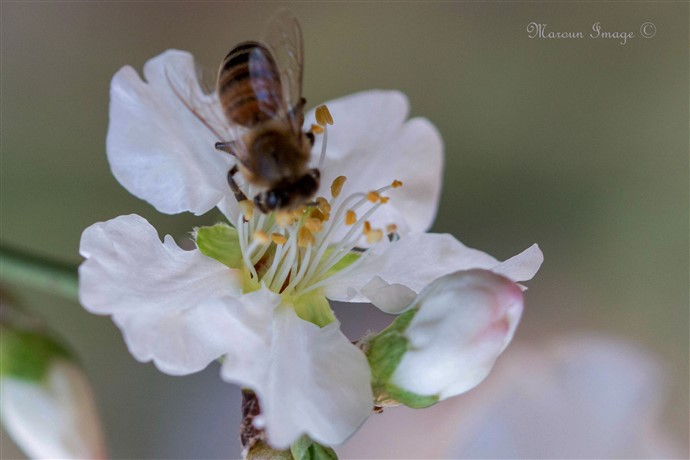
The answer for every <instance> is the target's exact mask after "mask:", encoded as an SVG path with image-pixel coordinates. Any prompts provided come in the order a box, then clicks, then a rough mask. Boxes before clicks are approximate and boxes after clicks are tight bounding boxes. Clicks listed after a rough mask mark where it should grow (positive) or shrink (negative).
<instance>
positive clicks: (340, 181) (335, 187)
mask: <svg viewBox="0 0 690 460" xmlns="http://www.w3.org/2000/svg"><path fill="white" fill-rule="evenodd" d="M346 180H347V177H345V176H338V177H336V178H335V179H334V180H333V183H332V184H331V196H333V198H338V196H340V192H341V191H342V190H343V185H344V184H345V181H346Z"/></svg>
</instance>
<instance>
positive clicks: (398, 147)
mask: <svg viewBox="0 0 690 460" xmlns="http://www.w3.org/2000/svg"><path fill="white" fill-rule="evenodd" d="M326 104H327V106H328V108H329V110H330V112H331V114H332V115H333V119H334V124H333V126H329V128H328V156H327V158H326V162H325V164H324V166H323V168H322V171H321V176H322V181H321V182H322V183H321V190H320V194H322V195H323V196H330V192H329V187H330V185H331V182H332V181H333V179H334V178H335V177H337V176H341V175H344V176H346V177H347V178H348V180H347V182H346V183H345V186H344V187H343V192H342V194H343V196H347V195H349V194H351V193H355V192H364V193H366V192H368V191H370V190H374V189H377V188H379V187H382V186H384V185H388V184H390V183H391V182H393V180H395V179H397V180H400V181H402V182H403V184H404V185H403V187H401V188H398V189H395V190H391V191H389V192H387V193H386V195H389V196H390V197H391V200H390V202H389V203H388V204H386V205H385V206H382V207H381V208H380V209H379V211H377V212H376V214H374V215H373V216H372V218H371V219H370V220H371V223H372V225H373V226H374V227H381V228H384V227H385V226H386V225H387V224H391V223H395V224H397V225H398V227H399V229H400V231H401V232H402V231H405V230H407V229H410V230H413V231H424V230H427V229H428V228H429V227H430V226H431V224H432V223H433V220H434V218H435V216H436V210H437V207H438V200H439V197H440V192H441V173H442V164H443V142H442V140H441V136H440V134H439V133H438V131H437V130H436V128H435V127H434V126H433V125H432V124H431V123H430V122H429V121H428V120H426V119H423V118H413V119H411V120H408V121H405V120H406V118H407V116H408V113H409V103H408V101H407V97H406V96H405V95H404V94H402V93H400V92H398V91H381V90H374V91H366V92H361V93H356V94H353V95H351V96H347V97H343V98H341V99H336V100H334V101H330V102H327V103H326ZM313 119H314V115H313V111H312V112H310V113H309V114H308V115H307V120H313ZM306 126H309V123H307V124H306ZM317 137H318V139H317V142H316V145H315V146H314V149H313V156H312V158H314V159H315V161H316V158H318V156H317V154H318V153H320V151H321V140H322V136H317Z"/></svg>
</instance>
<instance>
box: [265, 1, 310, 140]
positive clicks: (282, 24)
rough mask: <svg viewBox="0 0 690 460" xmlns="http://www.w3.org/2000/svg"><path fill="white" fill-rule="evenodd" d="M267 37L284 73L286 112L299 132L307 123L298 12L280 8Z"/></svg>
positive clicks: (282, 75) (281, 74)
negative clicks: (305, 122)
mask: <svg viewBox="0 0 690 460" xmlns="http://www.w3.org/2000/svg"><path fill="white" fill-rule="evenodd" d="M264 40H265V43H266V44H267V45H268V48H269V50H270V51H271V53H272V54H273V56H274V59H275V62H276V64H277V66H278V70H279V73H280V82H281V86H282V98H283V107H285V110H286V113H285V115H286V116H287V117H288V118H289V120H290V122H291V124H292V127H293V130H294V131H295V132H296V133H297V132H299V131H300V130H301V128H302V123H303V122H304V110H303V109H304V101H302V74H303V70H304V48H303V44H302V29H301V27H300V25H299V22H298V21H297V18H296V17H295V15H294V14H292V12H291V11H290V10H288V9H287V8H281V9H279V10H278V11H276V12H275V13H274V14H273V16H271V18H270V19H269V21H268V23H267V24H266V29H265V31H264Z"/></svg>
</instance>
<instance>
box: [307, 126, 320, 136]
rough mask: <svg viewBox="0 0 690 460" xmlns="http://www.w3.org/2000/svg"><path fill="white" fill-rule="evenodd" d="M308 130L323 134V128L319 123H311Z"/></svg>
mask: <svg viewBox="0 0 690 460" xmlns="http://www.w3.org/2000/svg"><path fill="white" fill-rule="evenodd" d="M309 131H311V132H312V133H314V134H323V128H322V127H321V126H319V125H311V128H309Z"/></svg>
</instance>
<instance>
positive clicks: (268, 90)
mask: <svg viewBox="0 0 690 460" xmlns="http://www.w3.org/2000/svg"><path fill="white" fill-rule="evenodd" d="M218 97H219V98H220V105H221V106H222V107H223V111H224V113H225V116H226V117H227V119H228V120H229V121H230V122H232V123H237V124H239V125H242V126H246V127H248V128H251V127H252V126H254V125H256V124H259V123H262V122H264V121H267V120H270V119H272V118H275V117H276V115H278V114H279V113H280V111H281V110H282V109H283V108H282V107H281V104H282V100H283V98H282V86H281V83H280V72H279V70H278V66H277V65H276V62H275V60H274V59H273V56H271V53H270V51H268V49H267V48H266V47H265V46H264V45H262V44H260V43H257V42H244V43H240V44H239V45H237V46H236V47H235V48H234V49H232V50H231V51H230V52H229V53H228V54H227V56H225V59H223V63H222V64H221V67H220V72H219V73H218Z"/></svg>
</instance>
